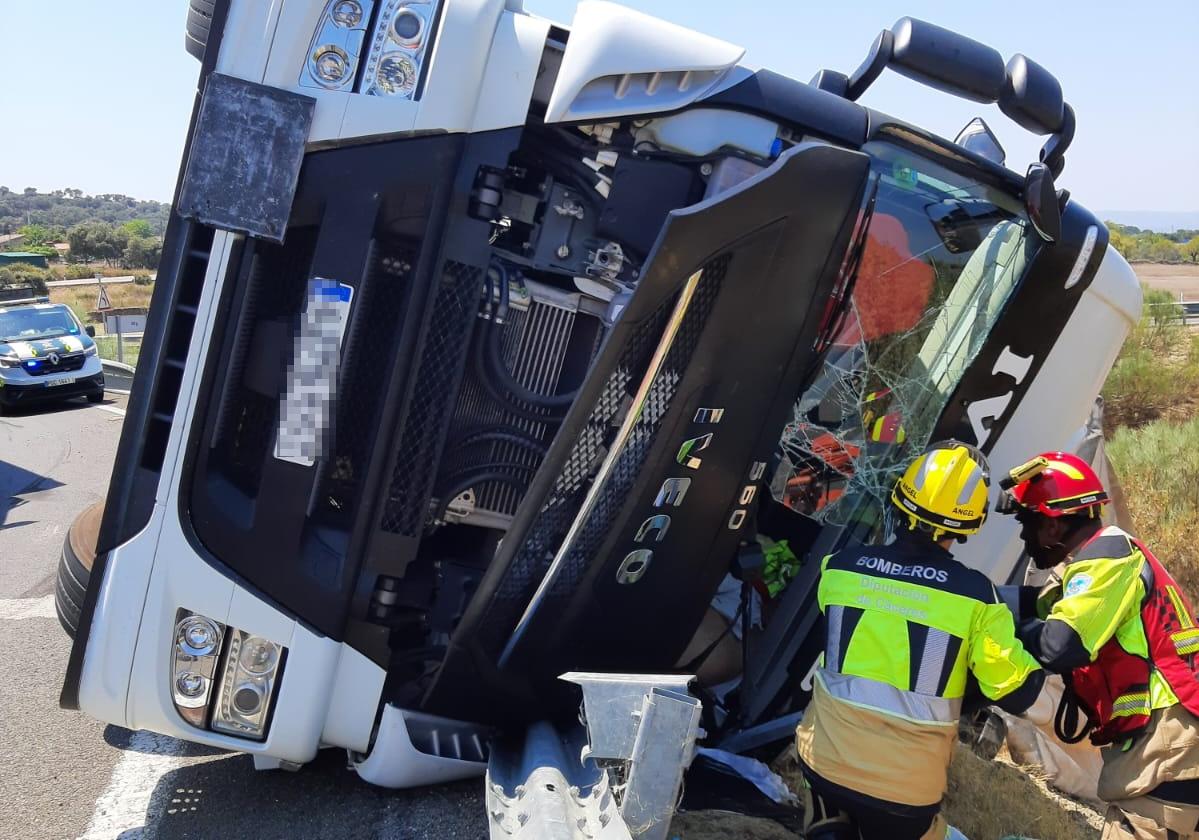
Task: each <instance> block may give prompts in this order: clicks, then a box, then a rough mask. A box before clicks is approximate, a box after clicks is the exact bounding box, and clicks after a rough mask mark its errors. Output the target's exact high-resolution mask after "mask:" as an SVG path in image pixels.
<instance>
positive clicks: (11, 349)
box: [0, 303, 104, 412]
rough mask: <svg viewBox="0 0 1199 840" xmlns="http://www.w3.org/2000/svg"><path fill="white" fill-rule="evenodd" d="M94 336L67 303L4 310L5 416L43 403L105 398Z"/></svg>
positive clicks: (0, 317)
mask: <svg viewBox="0 0 1199 840" xmlns="http://www.w3.org/2000/svg"><path fill="white" fill-rule="evenodd" d="M93 333H94V329H93V328H92V327H86V328H85V327H84V326H83V325H82V324H80V323H79V319H78V318H76V317H75V313H73V312H72V311H71V310H70V309H69V308H67V307H66V306H63V305H62V304H57V303H31V304H27V305H12V304H4V305H0V412H3V411H5V410H7V409H10V408H13V407H15V406H20V405H27V404H30V403H34V402H40V401H42V400H52V399H67V398H70V397H87V398H88V400H89V401H90V402H100V401H101V400H102V399H104V371H103V369H102V368H101V366H100V356H99V354H98V352H97V350H96V342H94V341H92V335H93Z"/></svg>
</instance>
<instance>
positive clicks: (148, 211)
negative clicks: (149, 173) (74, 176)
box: [0, 186, 171, 236]
mask: <svg viewBox="0 0 1199 840" xmlns="http://www.w3.org/2000/svg"><path fill="white" fill-rule="evenodd" d="M170 215H171V206H170V205H169V204H163V203H162V202H158V201H139V200H138V199H136V198H131V197H129V196H127V195H120V194H117V193H108V194H104V195H86V194H84V192H83V191H82V190H77V189H73V188H68V189H64V190H55V191H53V192H50V193H39V192H38V191H37V189H36V188H34V187H26V188H25V189H24V190H21V191H19V192H18V191H16V190H12V189H9V188H8V187H5V186H0V234H9V233H16V232H17V231H18V229H19V228H21V227H24V226H25V225H45V226H47V227H57V228H65V229H67V230H70V229H71V228H73V227H77V226H78V225H82V224H86V223H88V222H104V223H106V224H110V225H122V224H124V223H125V222H132V221H134V220H137V219H141V220H144V221H146V222H148V223H149V225H150V233H151V234H153V235H155V236H162V235H163V233H165V232H166V227H167V220H168V219H169V218H170Z"/></svg>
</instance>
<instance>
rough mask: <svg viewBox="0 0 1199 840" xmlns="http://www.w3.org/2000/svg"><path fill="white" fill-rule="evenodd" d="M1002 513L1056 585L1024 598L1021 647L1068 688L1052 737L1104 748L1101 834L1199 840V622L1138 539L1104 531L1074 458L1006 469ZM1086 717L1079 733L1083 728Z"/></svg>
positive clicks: (1092, 490) (1098, 497)
mask: <svg viewBox="0 0 1199 840" xmlns="http://www.w3.org/2000/svg"><path fill="white" fill-rule="evenodd" d="M1003 484H1004V485H1006V486H1007V487H1009V488H1010V489H1009V490H1008V492H1007V493H1006V494H1005V496H1004V499H1003V500H1002V501H1001V503H1000V510H1002V511H1004V512H1007V513H1014V514H1015V516H1016V518H1017V519H1018V520H1019V522H1020V524H1021V526H1022V528H1021V532H1020V536H1021V538H1022V539H1023V541H1024V544H1025V546H1026V548H1027V550H1028V554H1029V556H1030V557H1031V558H1032V560H1033V562H1034V563H1035V564H1036V566H1037V567H1038V568H1040V569H1053V568H1055V567H1057V568H1059V570H1060V571H1059V575H1060V582H1056V583H1055V584H1053V585H1051V586H1050V587H1047V588H1046V589H1045V590H1043V591H1041V592H1040V596H1041V597H1040V599H1039V601H1038V600H1037V599H1036V598H1034V597H1029V596H1032V595H1035V594H1037V593H1035V592H1029V591H1027V590H1026V591H1025V592H1024V593H1023V595H1024V597H1022V599H1021V600H1022V602H1023V606H1022V611H1024V612H1031V613H1035V614H1036V615H1035V617H1029V618H1027V619H1025V620H1022V621H1021V623H1020V630H1019V633H1020V636H1021V638H1022V639H1023V640H1024V644H1025V647H1026V648H1027V649H1028V650H1029V652H1030V653H1032V654H1033V655H1034V656H1035V657H1036V658H1037V660H1038V661H1039V662H1040V663H1041V665H1042V666H1043V667H1044V668H1045V669H1046V670H1048V671H1051V672H1056V673H1059V674H1062V675H1063V676H1064V677H1065V680H1066V685H1067V690H1066V693H1065V696H1064V698H1063V703H1062V705H1061V706H1060V707H1059V709H1058V714H1057V715H1056V717H1055V729H1056V731H1057V734H1058V737H1060V738H1062V739H1063V740H1066V741H1068V742H1075V741H1079V740H1082V738H1083V737H1084V736H1085V735H1086V734H1087V733H1088V732H1089V734H1090V736H1091V741H1092V743H1094V744H1096V745H1097V746H1101V747H1103V750H1102V756H1103V769H1102V771H1101V773H1100V776H1099V796H1100V797H1101V798H1102V799H1104V800H1105V801H1106V802H1108V803H1109V805H1110V807H1109V808H1108V813H1107V823H1106V828H1105V830H1104V834H1103V837H1104V839H1105V840H1108V838H1137V840H1151V839H1152V840H1158V838H1160V840H1166V838H1171V840H1174V838H1199V717H1197V716H1199V627H1197V626H1196V625H1197V622H1196V615H1195V610H1194V608H1193V606H1192V604H1191V602H1190V601H1188V600H1187V596H1186V595H1185V594H1184V593H1183V591H1182V590H1181V589H1180V588H1179V586H1178V584H1177V583H1176V582H1175V580H1174V578H1172V577H1171V576H1170V573H1169V572H1167V571H1166V569H1165V567H1164V566H1163V565H1162V564H1161V563H1160V562H1159V561H1158V560H1157V558H1156V557H1154V556H1153V553H1152V552H1150V551H1149V549H1148V548H1146V546H1145V544H1144V543H1142V542H1141V541H1140V540H1138V539H1136V538H1135V537H1132V536H1130V535H1129V534H1127V533H1125V532H1124V531H1122V530H1121V529H1119V528H1117V527H1114V526H1108V527H1104V525H1103V522H1102V519H1101V511H1102V509H1103V506H1104V505H1105V504H1107V503H1108V501H1109V498H1108V494H1107V491H1106V490H1105V489H1104V487H1103V484H1102V482H1100V480H1099V477H1098V476H1097V475H1096V474H1095V471H1094V470H1092V469H1091V467H1090V465H1089V464H1087V462H1086V461H1083V460H1082V459H1081V458H1078V457H1077V456H1075V455H1070V454H1066V453H1062V452H1047V453H1045V454H1043V455H1039V456H1037V457H1036V458H1034V459H1032V460H1031V461H1029V462H1028V463H1026V464H1023V465H1022V466H1020V467H1017V468H1016V469H1014V470H1012V471H1011V474H1010V475H1009V477H1008V479H1006V480H1005V481H1004V482H1003ZM1080 721H1082V725H1081V727H1080V726H1079V722H1080Z"/></svg>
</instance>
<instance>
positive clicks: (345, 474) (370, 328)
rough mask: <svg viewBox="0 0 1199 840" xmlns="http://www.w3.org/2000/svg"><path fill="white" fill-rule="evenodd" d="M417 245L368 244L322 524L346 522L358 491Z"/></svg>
mask: <svg viewBox="0 0 1199 840" xmlns="http://www.w3.org/2000/svg"><path fill="white" fill-rule="evenodd" d="M417 248H418V246H417V245H416V244H413V243H408V242H400V241H392V242H382V243H376V244H375V245H374V246H373V251H372V254H371V260H370V270H369V274H368V276H367V278H366V281H365V282H364V283H363V285H362V293H361V297H360V298H359V300H358V301H357V305H358V311H359V313H360V315H359V317H358V318H357V319H356V320H355V322H354V325H353V327H352V331H351V333H350V335H349V336H347V342H346V351H345V354H344V361H343V362H342V365H341V371H342V374H341V376H342V378H341V383H340V391H339V392H338V394H337V419H336V424H335V427H334V428H335V434H334V446H335V450H334V452H333V454H332V457H331V458H329V460H328V462H327V465H326V472H325V475H324V477H323V482H324V483H323V485H322V491H321V493H320V495H319V498H320V499H321V508H320V511H319V512H320V514H321V515H322V519H323V520H324V521H326V522H329V521H333V520H343V524H346V525H348V518H349V517H350V516H352V513H353V510H354V508H355V507H356V505H357V502H358V500H359V499H360V497H361V494H362V483H363V481H364V480H365V476H366V471H367V468H368V465H369V464H370V461H371V454H372V452H373V444H374V442H375V434H376V432H377V430H378V425H379V417H380V412H381V410H382V403H383V399H384V396H385V390H384V389H383V388H381V387H380V384H379V378H380V375H381V374H383V373H385V372H386V371H387V369H388V366H389V364H390V360H392V359H394V358H395V357H396V345H397V343H398V341H399V338H400V329H399V325H400V324H402V323H403V318H404V311H405V309H406V306H407V302H408V295H409V292H410V290H411V284H412V272H413V267H414V266H415V265H416V259H417Z"/></svg>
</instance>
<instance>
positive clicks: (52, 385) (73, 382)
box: [46, 376, 75, 388]
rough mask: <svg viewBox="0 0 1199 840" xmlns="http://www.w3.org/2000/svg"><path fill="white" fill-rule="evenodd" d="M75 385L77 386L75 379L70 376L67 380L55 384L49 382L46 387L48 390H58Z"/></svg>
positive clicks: (57, 381)
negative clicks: (64, 386) (61, 387)
mask: <svg viewBox="0 0 1199 840" xmlns="http://www.w3.org/2000/svg"><path fill="white" fill-rule="evenodd" d="M74 384H75V377H73V376H69V377H67V378H66V379H56V380H54V381H53V382H47V383H46V387H47V388H58V387H60V386H62V385H74Z"/></svg>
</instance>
